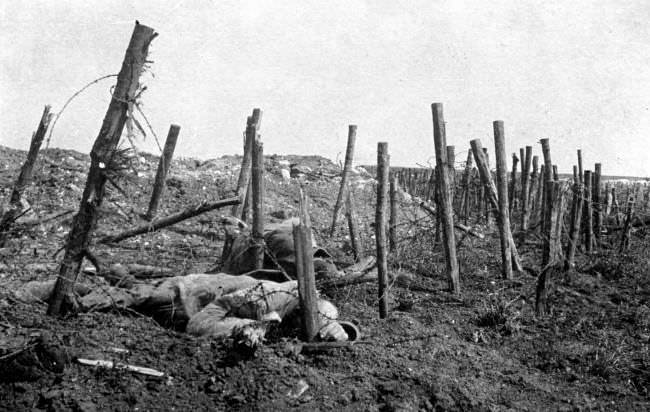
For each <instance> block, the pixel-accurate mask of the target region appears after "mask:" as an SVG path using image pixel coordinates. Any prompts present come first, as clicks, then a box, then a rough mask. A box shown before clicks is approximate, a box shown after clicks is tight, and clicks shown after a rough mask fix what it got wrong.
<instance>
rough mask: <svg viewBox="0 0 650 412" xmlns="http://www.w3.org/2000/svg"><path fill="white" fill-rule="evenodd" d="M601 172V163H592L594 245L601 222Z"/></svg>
mask: <svg viewBox="0 0 650 412" xmlns="http://www.w3.org/2000/svg"><path fill="white" fill-rule="evenodd" d="M601 173H602V165H601V164H600V163H596V164H595V165H594V187H593V195H592V200H593V202H594V243H595V245H596V246H598V243H599V242H600V231H601V228H602V224H603V219H602V217H603V216H602V201H601V199H600V190H601Z"/></svg>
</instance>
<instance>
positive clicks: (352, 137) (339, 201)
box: [330, 124, 357, 236]
mask: <svg viewBox="0 0 650 412" xmlns="http://www.w3.org/2000/svg"><path fill="white" fill-rule="evenodd" d="M356 138H357V126H355V125H353V124H351V125H350V126H349V127H348V145H347V148H346V149H345V163H344V165H343V173H342V174H341V187H340V188H339V195H338V196H337V198H336V204H335V205H334V214H333V216H332V226H331V227H330V236H334V230H335V229H336V219H337V217H338V215H339V211H340V210H341V206H342V205H343V197H344V196H345V190H346V189H347V181H348V175H349V174H350V170H351V169H352V158H353V157H354V143H355V141H356Z"/></svg>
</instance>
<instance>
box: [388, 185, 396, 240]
mask: <svg viewBox="0 0 650 412" xmlns="http://www.w3.org/2000/svg"><path fill="white" fill-rule="evenodd" d="M388 243H389V245H390V251H391V252H395V251H396V250H397V177H396V176H393V177H392V178H391V179H390V219H389V222H388Z"/></svg>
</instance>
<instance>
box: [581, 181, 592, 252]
mask: <svg viewBox="0 0 650 412" xmlns="http://www.w3.org/2000/svg"><path fill="white" fill-rule="evenodd" d="M584 182H585V193H584V196H585V206H584V216H583V218H584V223H583V225H582V226H583V227H584V232H585V234H584V237H585V252H587V253H591V252H592V250H593V244H594V232H593V231H594V225H593V216H594V212H593V208H592V203H591V193H592V182H593V178H592V176H591V171H590V170H585V176H584Z"/></svg>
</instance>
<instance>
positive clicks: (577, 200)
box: [564, 166, 584, 270]
mask: <svg viewBox="0 0 650 412" xmlns="http://www.w3.org/2000/svg"><path fill="white" fill-rule="evenodd" d="M574 169H575V171H576V173H575V179H574V180H575V182H574V183H573V203H572V204H571V227H570V229H569V241H568V242H567V248H566V259H565V261H564V270H570V269H573V268H574V266H575V255H576V250H577V248H578V243H579V242H580V222H581V220H582V193H583V192H584V189H583V187H582V183H580V179H578V168H577V167H576V166H574Z"/></svg>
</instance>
